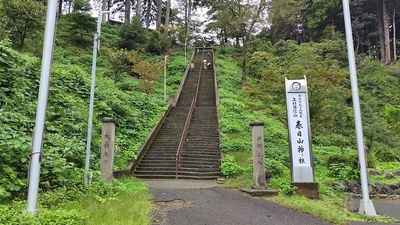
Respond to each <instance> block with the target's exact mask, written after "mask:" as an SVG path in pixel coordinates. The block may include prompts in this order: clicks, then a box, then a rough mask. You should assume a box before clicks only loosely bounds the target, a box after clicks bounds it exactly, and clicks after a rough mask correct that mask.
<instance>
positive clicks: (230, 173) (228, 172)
mask: <svg viewBox="0 0 400 225" xmlns="http://www.w3.org/2000/svg"><path fill="white" fill-rule="evenodd" d="M243 171H244V169H243V167H241V166H239V165H238V164H237V163H236V160H235V158H234V157H233V156H230V155H225V158H224V161H222V164H221V172H222V174H223V175H224V176H225V177H227V178H233V177H237V176H239V175H240V174H242V173H243Z"/></svg>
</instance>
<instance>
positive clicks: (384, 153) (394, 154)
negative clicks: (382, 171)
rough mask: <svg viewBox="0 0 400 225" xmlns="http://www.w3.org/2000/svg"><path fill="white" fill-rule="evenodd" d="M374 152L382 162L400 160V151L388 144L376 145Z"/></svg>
mask: <svg viewBox="0 0 400 225" xmlns="http://www.w3.org/2000/svg"><path fill="white" fill-rule="evenodd" d="M372 154H373V155H374V156H375V157H376V158H377V159H378V160H379V161H381V162H400V151H399V150H396V149H392V148H389V147H387V146H379V147H376V148H375V150H374V151H372Z"/></svg>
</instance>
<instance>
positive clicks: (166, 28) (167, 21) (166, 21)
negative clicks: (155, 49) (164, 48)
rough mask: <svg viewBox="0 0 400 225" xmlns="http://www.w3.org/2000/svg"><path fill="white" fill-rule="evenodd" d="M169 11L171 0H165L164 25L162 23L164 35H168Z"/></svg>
mask: <svg viewBox="0 0 400 225" xmlns="http://www.w3.org/2000/svg"><path fill="white" fill-rule="evenodd" d="M170 11H171V0H167V9H166V12H165V25H164V28H165V29H164V34H165V37H168V30H169V14H170Z"/></svg>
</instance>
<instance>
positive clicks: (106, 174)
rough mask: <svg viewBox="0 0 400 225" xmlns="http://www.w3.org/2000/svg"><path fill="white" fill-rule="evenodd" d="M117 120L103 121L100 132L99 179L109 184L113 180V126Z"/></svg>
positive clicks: (108, 119)
mask: <svg viewBox="0 0 400 225" xmlns="http://www.w3.org/2000/svg"><path fill="white" fill-rule="evenodd" d="M116 123H117V120H115V119H112V118H104V119H103V128H102V132H101V156H100V172H101V178H103V179H105V180H106V181H107V182H109V183H111V182H112V179H113V164H114V142H115V124H116Z"/></svg>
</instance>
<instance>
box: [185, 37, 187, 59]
mask: <svg viewBox="0 0 400 225" xmlns="http://www.w3.org/2000/svg"><path fill="white" fill-rule="evenodd" d="M186 49H187V38H185V66H186V65H187V63H186V51H187V50H186Z"/></svg>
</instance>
